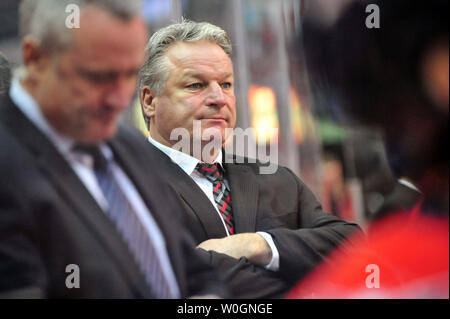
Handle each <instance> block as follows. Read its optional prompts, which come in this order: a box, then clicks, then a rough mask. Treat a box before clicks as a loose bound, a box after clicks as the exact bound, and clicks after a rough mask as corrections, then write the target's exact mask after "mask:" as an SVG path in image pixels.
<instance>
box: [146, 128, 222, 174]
mask: <svg viewBox="0 0 450 319" xmlns="http://www.w3.org/2000/svg"><path fill="white" fill-rule="evenodd" d="M148 141H149V142H150V143H152V144H153V145H154V146H155V147H156V148H158V149H159V150H160V151H161V152H163V153H164V154H166V155H167V156H169V157H170V159H171V160H172V161H173V162H174V163H175V164H177V165H178V166H179V167H180V168H181V169H182V170H183V171H184V172H185V173H186V174H188V175H191V174H192V173H193V172H194V170H195V167H196V166H197V164H198V163H200V160H198V159H197V158H195V157H192V156H190V155H188V154H186V153H183V152H180V151H177V150H175V149H173V148H171V147H168V146H166V145H163V144H161V143H159V142H157V141H156V140H154V139H153V138H152V137H151V136H149V138H148ZM214 163H219V164H220V166H221V167H222V169H224V167H223V165H222V150H220V151H219V154H218V155H217V157H216V159H215V160H214Z"/></svg>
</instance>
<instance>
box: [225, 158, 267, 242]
mask: <svg viewBox="0 0 450 319" xmlns="http://www.w3.org/2000/svg"><path fill="white" fill-rule="evenodd" d="M224 158H226V160H224V167H225V170H226V175H227V178H228V181H229V183H230V188H231V200H232V208H233V218H234V223H235V227H236V233H238V234H239V233H245V232H255V231H256V214H257V210H258V196H259V187H258V183H257V181H256V179H255V177H254V175H253V174H251V172H250V168H249V167H248V166H246V165H239V164H234V163H229V162H230V156H229V155H226V156H225V155H224ZM227 162H228V163H227Z"/></svg>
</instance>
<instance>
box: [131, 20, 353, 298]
mask: <svg viewBox="0 0 450 319" xmlns="http://www.w3.org/2000/svg"><path fill="white" fill-rule="evenodd" d="M230 56H231V43H230V39H229V38H228V36H227V34H226V33H225V31H224V30H222V29H220V28H219V27H217V26H214V25H211V24H209V23H196V22H189V21H184V22H182V23H179V24H174V25H170V26H168V27H166V28H164V29H161V30H159V31H158V32H156V33H155V34H154V35H153V36H152V37H151V39H150V40H149V43H148V45H147V58H146V61H145V64H144V65H143V67H142V69H141V70H140V75H139V89H140V97H141V104H142V107H143V112H144V116H145V118H146V120H147V123H148V124H149V131H150V139H149V141H150V142H151V143H149V146H148V148H149V149H151V150H152V153H153V156H154V158H155V161H157V162H158V163H159V164H158V166H157V167H158V170H159V171H161V172H162V173H164V174H165V176H166V177H167V178H168V179H169V180H170V186H171V187H172V188H173V189H174V191H175V192H176V193H177V194H178V196H179V197H180V198H181V199H182V200H183V203H184V204H185V208H186V211H187V214H185V216H184V218H185V225H186V226H187V227H188V228H189V230H190V231H191V234H192V235H193V237H194V238H195V240H196V241H197V244H198V247H199V248H201V251H202V252H203V253H204V254H205V255H207V256H208V258H209V260H210V261H211V263H212V264H214V265H215V266H217V267H218V269H220V272H221V273H222V274H223V275H224V278H226V280H227V281H228V282H229V284H230V287H231V289H232V292H233V294H234V296H236V297H247V298H264V297H280V296H282V295H283V293H285V292H286V291H287V290H288V289H289V287H290V285H291V284H293V283H295V282H296V281H297V280H298V279H299V278H300V277H302V276H303V275H305V274H306V273H307V272H309V271H310V270H311V269H312V268H313V267H314V266H315V265H317V264H318V263H319V262H321V261H322V260H323V258H324V256H326V255H327V254H328V253H329V252H330V251H331V250H332V249H333V248H335V247H336V246H337V245H338V244H339V243H340V242H341V241H342V240H344V239H345V238H346V237H347V236H348V235H349V234H351V233H352V232H354V231H355V230H357V229H358V227H357V226H356V225H355V224H350V223H347V222H345V221H342V220H339V219H338V218H336V217H334V216H331V215H329V214H326V213H324V212H323V211H322V210H321V207H320V204H319V203H318V202H317V200H316V199H315V197H314V196H313V194H312V192H311V191H310V190H309V189H308V188H307V186H306V185H305V184H304V183H303V182H302V181H301V180H300V179H299V178H297V177H296V176H295V175H294V174H293V173H292V172H291V171H290V170H289V169H287V168H284V167H278V168H277V171H276V172H275V173H273V174H270V175H264V174H260V168H261V165H260V164H259V163H251V162H250V161H249V160H248V159H244V161H239V160H236V158H235V157H233V156H228V157H227V156H226V155H230V154H224V151H223V149H222V146H223V145H224V143H225V141H226V139H227V137H228V136H227V134H228V132H229V130H230V129H233V128H234V126H235V123H236V108H235V107H236V106H235V96H234V73H233V66H232V62H231V59H230ZM199 124H200V126H199V127H201V129H200V131H199V132H198V131H197V132H196V125H197V126H198V125H199ZM176 132H180V134H178V133H177V134H173V135H175V137H179V136H182V137H183V138H186V137H187V138H188V142H187V143H185V144H187V145H185V146H187V147H186V148H185V149H184V150H183V152H184V153H183V152H180V151H178V150H175V149H173V148H172V146H174V145H175V144H177V145H176V146H177V147H178V145H179V144H178V143H182V142H183V141H182V140H178V139H175V140H174V139H173V138H172V136H173V135H172V133H176ZM183 132H184V133H183ZM196 133H197V134H196ZM198 133H200V134H198ZM178 135H179V136H178ZM205 137H206V138H205ZM217 141H218V143H217V144H218V145H217V144H215V142H217ZM217 146H218V147H217ZM196 149H197V150H198V149H200V150H201V152H196V151H195V150H196Z"/></svg>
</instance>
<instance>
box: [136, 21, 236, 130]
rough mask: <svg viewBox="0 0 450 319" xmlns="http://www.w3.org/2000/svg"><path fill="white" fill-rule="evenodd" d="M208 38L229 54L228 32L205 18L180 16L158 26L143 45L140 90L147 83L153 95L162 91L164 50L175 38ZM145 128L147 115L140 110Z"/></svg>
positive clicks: (178, 40) (147, 121)
mask: <svg viewBox="0 0 450 319" xmlns="http://www.w3.org/2000/svg"><path fill="white" fill-rule="evenodd" d="M197 41H208V42H211V43H215V44H217V45H218V46H220V47H221V48H222V49H223V51H224V52H225V53H226V54H227V55H228V56H229V57H230V58H231V53H232V47H231V41H230V38H229V37H228V35H227V33H226V32H225V31H224V30H223V29H221V28H219V27H218V26H215V25H212V24H210V23H207V22H194V21H189V20H183V21H182V22H181V23H177V24H172V25H169V26H167V27H165V28H162V29H160V30H158V31H157V32H156V33H154V34H153V35H152V37H151V38H150V40H149V41H148V44H147V47H146V58H145V62H144V64H143V65H142V67H141V69H140V71H139V76H138V79H139V85H138V88H139V92H138V95H139V96H140V92H141V91H142V88H143V87H144V86H148V87H149V88H150V89H151V90H152V91H153V92H154V93H155V94H156V95H160V94H162V92H163V91H164V86H165V83H166V80H167V77H168V76H169V70H168V65H167V60H166V53H167V51H168V50H169V48H170V47H171V46H172V45H173V44H175V43H177V42H197ZM143 116H144V119H145V123H146V124H147V128H148V127H149V125H150V119H149V118H148V117H147V116H146V115H145V113H143Z"/></svg>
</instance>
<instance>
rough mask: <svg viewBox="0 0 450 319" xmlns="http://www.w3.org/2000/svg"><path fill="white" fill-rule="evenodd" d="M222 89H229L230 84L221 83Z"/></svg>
mask: <svg viewBox="0 0 450 319" xmlns="http://www.w3.org/2000/svg"><path fill="white" fill-rule="evenodd" d="M222 88H224V89H229V88H231V83H230V82H225V83H222Z"/></svg>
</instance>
